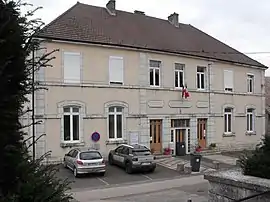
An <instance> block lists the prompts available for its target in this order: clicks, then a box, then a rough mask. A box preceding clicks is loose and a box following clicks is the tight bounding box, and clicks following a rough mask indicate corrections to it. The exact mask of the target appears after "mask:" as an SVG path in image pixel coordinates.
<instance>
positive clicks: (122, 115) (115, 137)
mask: <svg viewBox="0 0 270 202" xmlns="http://www.w3.org/2000/svg"><path fill="white" fill-rule="evenodd" d="M111 108H113V109H114V110H113V112H110V109H111ZM117 108H121V112H117ZM110 115H113V117H114V119H113V120H114V138H110V118H109V117H110ZM117 115H121V127H122V128H121V131H122V137H121V138H117ZM107 127H108V140H109V141H114V140H123V139H124V107H123V106H116V105H114V106H110V107H108V126H107Z"/></svg>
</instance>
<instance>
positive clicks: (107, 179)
mask: <svg viewBox="0 0 270 202" xmlns="http://www.w3.org/2000/svg"><path fill="white" fill-rule="evenodd" d="M57 176H58V177H60V178H62V179H66V178H67V179H68V180H69V181H70V182H72V183H71V188H72V189H73V190H74V189H96V188H105V187H110V186H112V185H113V186H117V185H119V186H120V185H123V184H134V183H141V182H147V181H155V180H162V179H172V178H177V177H181V175H180V174H179V173H177V172H176V171H174V170H171V169H168V168H165V167H162V166H159V165H157V168H156V170H155V172H153V173H140V172H138V173H134V174H127V173H126V172H125V171H124V169H122V168H119V167H117V166H110V165H107V172H106V175H105V176H99V175H94V174H93V175H84V176H81V177H80V178H75V177H74V176H73V173H72V171H71V170H69V169H65V168H63V166H62V165H60V170H59V172H58V173H57ZM182 176H183V175H182Z"/></svg>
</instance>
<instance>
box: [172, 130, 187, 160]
mask: <svg viewBox="0 0 270 202" xmlns="http://www.w3.org/2000/svg"><path fill="white" fill-rule="evenodd" d="M174 137H175V154H176V156H185V155H186V129H174Z"/></svg>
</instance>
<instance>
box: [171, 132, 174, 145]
mask: <svg viewBox="0 0 270 202" xmlns="http://www.w3.org/2000/svg"><path fill="white" fill-rule="evenodd" d="M173 142H174V130H171V143H173Z"/></svg>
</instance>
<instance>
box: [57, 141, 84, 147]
mask: <svg viewBox="0 0 270 202" xmlns="http://www.w3.org/2000/svg"><path fill="white" fill-rule="evenodd" d="M84 145H85V144H84V142H62V143H60V147H62V148H66V147H81V146H84Z"/></svg>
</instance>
